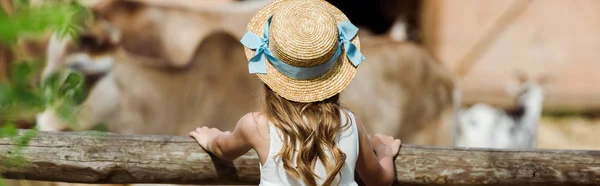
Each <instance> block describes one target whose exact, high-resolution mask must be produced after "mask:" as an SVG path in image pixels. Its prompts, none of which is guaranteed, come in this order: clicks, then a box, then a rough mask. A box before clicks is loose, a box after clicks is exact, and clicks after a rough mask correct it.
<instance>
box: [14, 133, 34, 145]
mask: <svg viewBox="0 0 600 186" xmlns="http://www.w3.org/2000/svg"><path fill="white" fill-rule="evenodd" d="M35 135H37V130H28V131H26V132H25V133H23V135H22V136H20V137H19V138H18V140H17V146H19V147H24V146H27V145H28V144H29V141H31V138H33V137H35Z"/></svg>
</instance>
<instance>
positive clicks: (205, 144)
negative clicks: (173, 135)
mask: <svg viewBox="0 0 600 186" xmlns="http://www.w3.org/2000/svg"><path fill="white" fill-rule="evenodd" d="M220 134H231V133H230V132H229V131H226V132H221V131H220V130H219V129H217V128H208V127H201V128H200V127H199V128H196V131H192V132H190V136H191V137H193V138H194V139H196V141H197V142H198V144H200V146H202V148H204V149H206V150H208V151H210V147H209V146H210V144H211V143H212V141H213V140H215V138H216V137H217V136H219V135H220Z"/></svg>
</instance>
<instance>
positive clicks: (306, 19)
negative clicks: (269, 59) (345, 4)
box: [269, 0, 338, 67]
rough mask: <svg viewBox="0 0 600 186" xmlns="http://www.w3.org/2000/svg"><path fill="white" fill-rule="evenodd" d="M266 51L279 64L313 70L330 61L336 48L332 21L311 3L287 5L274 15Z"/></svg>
mask: <svg viewBox="0 0 600 186" xmlns="http://www.w3.org/2000/svg"><path fill="white" fill-rule="evenodd" d="M269 32H270V33H269V49H270V50H271V51H272V53H273V55H274V56H275V57H276V58H277V59H279V60H281V61H282V62H284V63H286V64H289V65H292V66H297V67H313V66H317V65H320V64H323V63H325V62H327V61H328V60H329V59H331V58H332V57H333V56H334V54H335V52H336V49H337V45H338V27H337V24H336V20H335V17H334V16H333V15H332V14H331V13H330V12H329V11H328V10H327V9H326V8H325V7H323V6H321V5H320V3H315V2H313V1H312V0H305V1H290V2H289V3H287V4H285V5H283V6H281V7H280V8H279V9H278V10H277V11H276V13H274V14H273V18H272V22H271V25H270V28H269Z"/></svg>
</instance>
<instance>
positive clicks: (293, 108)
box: [263, 85, 347, 185]
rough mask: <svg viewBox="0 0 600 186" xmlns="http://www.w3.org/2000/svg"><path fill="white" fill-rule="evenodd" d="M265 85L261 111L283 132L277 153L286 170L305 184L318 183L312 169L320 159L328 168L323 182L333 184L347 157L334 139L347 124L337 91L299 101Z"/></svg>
mask: <svg viewBox="0 0 600 186" xmlns="http://www.w3.org/2000/svg"><path fill="white" fill-rule="evenodd" d="M264 89H265V95H264V102H263V104H264V105H263V107H264V113H265V114H266V116H267V118H268V119H269V121H271V122H272V123H273V125H274V126H275V127H276V128H277V129H279V131H281V132H282V133H283V136H282V137H283V143H284V144H285V145H284V146H283V147H282V148H281V150H280V151H279V153H278V154H277V156H278V157H281V160H282V162H283V167H284V168H285V171H286V172H287V173H288V174H290V175H291V176H293V177H294V178H296V179H302V180H303V181H304V183H306V184H308V185H317V183H316V178H319V176H318V175H316V174H315V173H314V171H313V170H314V167H315V164H316V162H317V160H320V161H321V162H322V163H323V166H324V167H325V169H326V170H327V172H328V174H327V177H326V178H324V182H323V185H332V183H333V181H334V179H335V177H336V176H337V175H338V174H340V170H341V169H342V167H343V166H344V163H345V160H346V154H344V153H343V152H342V151H341V150H340V149H339V148H338V146H337V143H336V142H337V139H338V137H339V135H340V131H341V130H343V129H344V128H345V127H347V124H344V125H342V124H341V113H340V111H342V112H344V113H346V112H345V109H344V108H343V107H342V106H340V104H339V93H338V94H336V95H335V96H333V97H330V98H327V99H326V100H323V101H318V102H311V103H300V102H294V101H290V100H287V99H285V98H282V97H281V96H279V95H277V94H276V93H275V92H273V90H271V88H269V87H268V86H267V85H264ZM297 147H298V148H297ZM296 149H298V150H296ZM327 151H328V152H329V153H330V154H327ZM295 152H297V154H295ZM329 155H331V156H329ZM294 159H296V166H294V164H293V163H294Z"/></svg>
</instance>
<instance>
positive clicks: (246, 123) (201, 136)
mask: <svg viewBox="0 0 600 186" xmlns="http://www.w3.org/2000/svg"><path fill="white" fill-rule="evenodd" d="M253 123H254V120H253V117H252V114H246V115H244V116H243V117H242V118H241V119H240V120H239V121H238V123H237V125H236V126H235V129H234V130H233V132H221V131H220V130H219V129H216V128H207V127H202V128H196V131H192V132H191V133H190V136H192V137H194V138H195V139H196V141H198V143H199V144H200V146H202V147H203V148H204V149H205V150H207V151H209V152H211V153H213V154H214V155H215V156H217V157H219V158H221V159H225V160H234V159H236V158H238V157H240V156H242V155H244V154H245V153H247V152H248V151H250V150H251V149H252V144H251V143H250V140H249V139H248V135H246V134H247V133H246V131H247V129H246V128H248V127H251V126H254V125H252V124H253Z"/></svg>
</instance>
